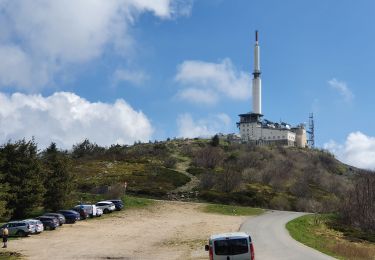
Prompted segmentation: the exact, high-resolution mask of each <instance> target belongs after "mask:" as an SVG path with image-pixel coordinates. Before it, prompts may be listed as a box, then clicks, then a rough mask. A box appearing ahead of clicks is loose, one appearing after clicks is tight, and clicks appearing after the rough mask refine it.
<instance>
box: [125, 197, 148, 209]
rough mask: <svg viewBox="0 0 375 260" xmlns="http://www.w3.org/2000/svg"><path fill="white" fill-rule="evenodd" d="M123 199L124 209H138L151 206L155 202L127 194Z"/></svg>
mask: <svg viewBox="0 0 375 260" xmlns="http://www.w3.org/2000/svg"><path fill="white" fill-rule="evenodd" d="M123 200H124V203H125V209H139V208H144V207H148V206H152V205H154V204H155V200H152V199H145V198H140V197H134V196H129V195H127V196H125V197H124V198H123Z"/></svg>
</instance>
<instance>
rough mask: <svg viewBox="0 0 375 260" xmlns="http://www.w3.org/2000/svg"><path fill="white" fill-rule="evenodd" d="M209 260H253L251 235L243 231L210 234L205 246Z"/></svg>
mask: <svg viewBox="0 0 375 260" xmlns="http://www.w3.org/2000/svg"><path fill="white" fill-rule="evenodd" d="M205 249H206V251H209V256H210V260H226V259H237V260H245V259H246V260H254V259H255V255H254V246H253V243H252V241H251V237H250V236H249V235H248V234H246V233H244V232H234V233H225V234H218V235H212V236H211V237H210V239H209V241H208V245H206V246H205Z"/></svg>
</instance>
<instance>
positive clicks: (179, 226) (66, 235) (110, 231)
mask: <svg viewBox="0 0 375 260" xmlns="http://www.w3.org/2000/svg"><path fill="white" fill-rule="evenodd" d="M202 207H203V204H199V203H185V202H170V201H160V202H158V203H156V205H154V206H151V207H149V208H145V209H133V210H125V211H122V212H118V213H115V214H112V216H108V217H104V218H98V219H92V220H87V221H80V222H78V223H76V224H74V225H69V224H66V225H64V226H63V227H62V228H59V229H58V230H56V231H46V232H43V233H42V234H40V235H33V236H31V237H28V238H25V239H18V240H13V241H11V242H10V243H9V250H10V251H17V252H20V253H22V254H23V255H24V256H25V257H26V258H27V259H207V258H208V254H207V252H205V251H204V245H205V244H206V241H207V238H208V237H209V236H210V235H211V234H212V233H221V232H230V231H238V229H239V226H240V225H241V223H242V222H243V221H244V220H245V217H236V216H224V215H216V214H210V213H204V212H202V211H201V210H200V209H201V208H202Z"/></svg>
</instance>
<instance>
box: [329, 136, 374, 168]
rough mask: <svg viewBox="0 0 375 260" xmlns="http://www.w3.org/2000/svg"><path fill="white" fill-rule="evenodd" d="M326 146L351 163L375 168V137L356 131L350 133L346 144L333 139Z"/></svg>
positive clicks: (342, 159)
mask: <svg viewBox="0 0 375 260" xmlns="http://www.w3.org/2000/svg"><path fill="white" fill-rule="evenodd" d="M324 148H325V149H327V150H329V151H331V152H332V153H333V154H335V155H336V157H337V158H338V159H339V160H341V161H343V162H345V163H347V164H349V165H353V166H356V167H359V168H364V169H372V170H375V137H371V136H367V135H365V134H363V133H361V132H354V133H350V134H349V135H348V137H347V139H346V141H345V144H338V143H336V142H335V141H333V140H331V141H329V142H328V143H326V144H325V145H324Z"/></svg>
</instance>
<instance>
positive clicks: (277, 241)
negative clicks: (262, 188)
mask: <svg viewBox="0 0 375 260" xmlns="http://www.w3.org/2000/svg"><path fill="white" fill-rule="evenodd" d="M302 215H304V213H298V212H288V211H269V212H267V213H265V214H263V215H260V216H257V217H252V218H249V219H248V220H246V221H245V222H244V223H243V224H242V225H241V228H240V230H241V231H244V232H247V233H249V234H250V235H251V237H252V239H253V242H254V248H255V259H257V260H273V259H275V260H276V259H277V260H280V259H285V260H330V259H334V258H332V257H330V256H327V255H325V254H323V253H320V252H319V251H316V250H314V249H312V248H309V247H307V246H305V245H303V244H301V243H299V242H297V241H295V240H294V239H293V238H292V237H291V236H290V235H289V233H288V231H287V230H286V228H285V224H286V223H288V222H289V221H290V220H292V219H294V218H297V217H300V216H302Z"/></svg>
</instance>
